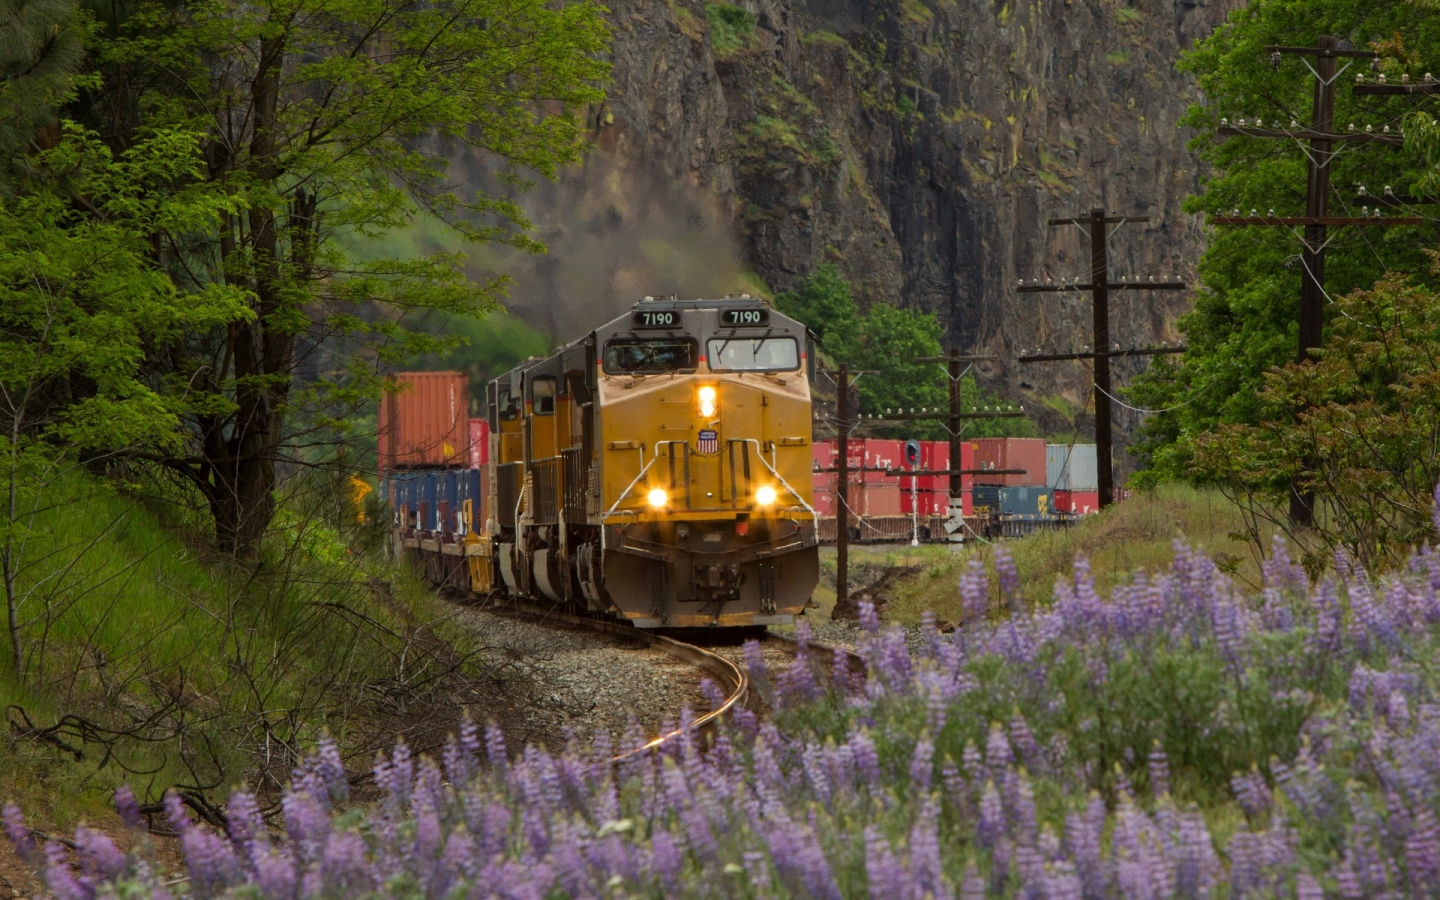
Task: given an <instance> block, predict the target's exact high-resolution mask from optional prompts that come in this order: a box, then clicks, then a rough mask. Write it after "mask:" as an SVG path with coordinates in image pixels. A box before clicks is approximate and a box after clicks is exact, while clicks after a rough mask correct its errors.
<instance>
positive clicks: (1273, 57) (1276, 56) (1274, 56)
mask: <svg viewBox="0 0 1440 900" xmlns="http://www.w3.org/2000/svg"><path fill="white" fill-rule="evenodd" d="M1270 65H1271V66H1273V67H1274V68H1275V71H1277V72H1278V71H1280V51H1279V50H1272V51H1270Z"/></svg>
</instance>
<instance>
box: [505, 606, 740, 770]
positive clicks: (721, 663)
mask: <svg viewBox="0 0 1440 900" xmlns="http://www.w3.org/2000/svg"><path fill="white" fill-rule="evenodd" d="M497 605H498V604H497ZM498 606H499V608H501V609H513V610H517V611H519V612H523V613H525V614H526V615H529V616H533V617H535V618H539V619H546V620H550V621H554V622H561V623H564V624H566V625H574V626H578V627H581V628H589V629H591V630H593V631H601V632H604V633H606V634H613V635H617V636H619V637H625V638H630V639H632V640H638V641H640V642H641V643H643V644H646V645H647V646H650V647H654V648H655V649H657V650H659V651H661V652H662V653H664V654H666V655H667V656H670V657H673V658H674V659H678V660H679V661H681V662H683V663H685V664H686V665H688V666H691V667H692V668H695V669H699V670H700V671H701V672H704V673H705V674H706V675H709V676H710V677H711V678H713V679H714V680H715V683H716V684H718V685H720V687H721V689H722V690H724V691H725V702H724V703H722V704H720V706H719V707H717V708H715V709H712V710H710V711H709V712H707V713H705V714H704V715H701V716H697V717H696V718H695V720H694V721H693V722H691V723H690V724H689V725H688V726H685V727H680V728H676V729H674V730H673V731H668V732H666V733H664V734H660V735H656V736H655V737H654V738H651V739H650V740H649V741H646V742H645V743H644V744H642V745H640V746H639V747H636V748H634V749H632V750H627V751H625V752H624V753H621V754H620V755H618V756H614V757H611V759H610V763H611V764H612V765H614V764H616V763H622V762H628V761H630V760H632V759H635V758H636V757H638V756H640V755H641V754H644V753H648V752H650V751H651V750H655V749H658V748H660V747H663V746H664V745H665V744H667V743H669V742H670V741H673V740H676V739H677V738H680V737H681V736H683V735H685V734H686V733H687V732H694V733H700V732H702V731H705V730H707V729H709V728H711V727H713V726H714V725H715V724H716V723H717V722H718V721H719V719H720V717H721V716H724V715H725V714H726V713H728V712H730V711H731V710H732V709H735V708H736V707H737V706H740V705H743V704H744V703H745V700H746V698H747V697H748V696H749V693H750V678H749V676H748V675H746V674H745V670H744V669H742V668H740V667H739V666H737V665H735V663H733V662H731V661H730V660H728V659H726V658H725V657H723V656H720V655H719V654H717V653H711V652H710V651H709V650H706V649H704V648H703V647H697V646H695V645H694V644H687V643H685V642H684V641H677V640H675V639H674V638H671V637H666V636H665V635H663V634H654V633H653V632H649V631H644V630H642V629H639V628H636V627H635V626H633V625H622V624H621V623H619V622H611V621H607V620H605V619H594V618H589V617H586V616H577V615H575V614H574V613H567V612H561V611H559V610H555V609H547V608H544V607H539V606H532V605H531V604H528V603H522V602H519V601H516V600H509V599H507V600H506V601H504V603H503V605H498Z"/></svg>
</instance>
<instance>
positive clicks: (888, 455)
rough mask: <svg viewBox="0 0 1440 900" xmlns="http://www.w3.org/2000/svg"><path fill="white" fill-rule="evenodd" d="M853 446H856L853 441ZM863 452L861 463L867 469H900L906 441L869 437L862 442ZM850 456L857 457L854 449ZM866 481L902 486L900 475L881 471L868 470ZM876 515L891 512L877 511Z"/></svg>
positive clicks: (867, 482)
mask: <svg viewBox="0 0 1440 900" xmlns="http://www.w3.org/2000/svg"><path fill="white" fill-rule="evenodd" d="M851 447H854V444H853V443H852V444H851ZM861 452H862V454H863V455H862V457H861V459H862V462H861V465H862V466H863V467H864V468H866V469H877V470H878V469H891V468H896V469H898V468H900V467H901V466H902V465H904V460H905V442H904V441H882V440H875V439H867V440H865V441H863V442H862V448H861ZM850 458H851V459H852V460H853V459H854V458H855V451H854V450H853V449H852V450H851V451H850ZM864 481H865V483H866V484H893V485H895V486H896V487H897V488H898V487H899V486H900V476H899V475H886V474H885V473H884V472H881V471H874V472H866V473H865V479H864ZM875 515H890V514H889V513H875Z"/></svg>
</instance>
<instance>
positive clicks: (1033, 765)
mask: <svg viewBox="0 0 1440 900" xmlns="http://www.w3.org/2000/svg"><path fill="white" fill-rule="evenodd" d="M1010 745H1011V746H1012V747H1014V748H1015V751H1016V753H1017V754H1019V756H1020V761H1021V762H1022V763H1024V764H1025V766H1026V767H1027V768H1029V769H1031V770H1034V769H1037V768H1038V767H1039V766H1038V764H1039V763H1040V746H1039V744H1037V743H1036V741H1035V733H1034V732H1033V731H1031V730H1030V723H1028V722H1026V721H1025V717H1024V716H1023V715H1021V714H1020V709H1019V708H1018V707H1017V708H1016V709H1015V713H1014V715H1012V716H1011V717H1010Z"/></svg>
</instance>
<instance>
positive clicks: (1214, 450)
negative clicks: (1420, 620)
mask: <svg viewBox="0 0 1440 900" xmlns="http://www.w3.org/2000/svg"><path fill="white" fill-rule="evenodd" d="M1334 309H1335V312H1336V313H1337V315H1338V317H1337V318H1336V319H1335V321H1334V324H1333V325H1332V326H1331V333H1330V337H1329V342H1328V344H1327V346H1326V347H1325V350H1324V351H1323V352H1322V353H1321V354H1320V358H1319V360H1318V361H1317V362H1315V363H1313V364H1306V365H1297V364H1294V363H1292V364H1290V365H1287V366H1285V367H1284V368H1282V369H1278V370H1274V371H1272V372H1270V373H1269V374H1267V375H1266V378H1265V386H1264V388H1263V389H1262V390H1261V391H1260V393H1259V402H1260V405H1261V413H1260V416H1259V421H1258V422H1257V423H1256V424H1254V425H1228V426H1225V427H1223V428H1221V429H1218V430H1217V431H1216V432H1215V433H1213V434H1209V435H1203V436H1201V437H1200V438H1199V439H1198V440H1197V441H1196V455H1195V462H1194V468H1193V471H1194V472H1195V473H1196V474H1198V475H1200V476H1201V477H1203V478H1205V479H1209V480H1214V481H1216V482H1218V483H1220V484H1221V485H1223V486H1224V487H1225V489H1226V490H1228V491H1232V492H1234V493H1235V494H1236V495H1237V497H1238V498H1239V499H1241V500H1243V501H1244V502H1245V503H1246V504H1247V506H1248V507H1249V508H1250V509H1251V511H1252V513H1253V514H1255V515H1259V516H1265V517H1268V518H1270V519H1273V520H1275V521H1276V522H1277V523H1278V522H1280V521H1282V519H1283V516H1282V515H1281V514H1280V513H1279V511H1280V509H1281V508H1282V507H1283V506H1284V505H1285V504H1286V503H1288V497H1289V483H1290V480H1291V479H1292V478H1293V479H1297V480H1298V481H1299V482H1300V484H1302V485H1304V486H1306V487H1308V488H1310V489H1312V490H1314V491H1315V493H1316V498H1317V503H1318V505H1319V510H1320V511H1322V513H1323V514H1322V515H1321V516H1320V520H1321V522H1322V523H1323V524H1324V526H1325V527H1323V528H1322V529H1320V531H1319V532H1318V533H1316V534H1301V535H1296V538H1297V539H1300V540H1303V541H1305V542H1306V545H1307V549H1308V550H1309V552H1310V553H1311V554H1312V555H1314V556H1315V557H1316V558H1315V560H1314V562H1313V563H1312V566H1321V565H1323V564H1324V562H1325V560H1326V559H1327V558H1328V557H1330V556H1331V555H1332V553H1333V551H1334V549H1335V548H1336V547H1337V546H1339V547H1343V548H1345V550H1346V551H1347V552H1348V554H1349V555H1350V556H1351V557H1352V558H1354V559H1357V560H1360V561H1361V562H1363V563H1364V564H1365V565H1367V566H1369V567H1372V568H1374V567H1382V566H1386V565H1393V564H1395V563H1398V562H1400V561H1401V560H1403V559H1404V557H1405V555H1406V552H1407V550H1408V549H1409V548H1412V547H1414V546H1416V545H1418V544H1419V543H1421V542H1422V541H1427V540H1431V539H1433V538H1434V537H1435V532H1434V527H1433V525H1432V522H1431V518H1430V515H1429V506H1430V493H1431V486H1432V485H1434V484H1435V483H1436V481H1437V480H1440V357H1437V350H1440V294H1437V292H1436V291H1435V290H1433V289H1430V288H1426V287H1423V286H1420V285H1417V284H1415V283H1414V282H1413V281H1412V280H1409V279H1405V278H1401V277H1398V276H1395V277H1390V278H1386V279H1383V280H1382V281H1380V282H1379V283H1378V284H1376V285H1375V287H1374V289H1373V290H1369V291H1357V292H1355V293H1354V294H1351V295H1349V296H1347V297H1343V298H1340V299H1339V300H1337V301H1336V303H1335V306H1334Z"/></svg>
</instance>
